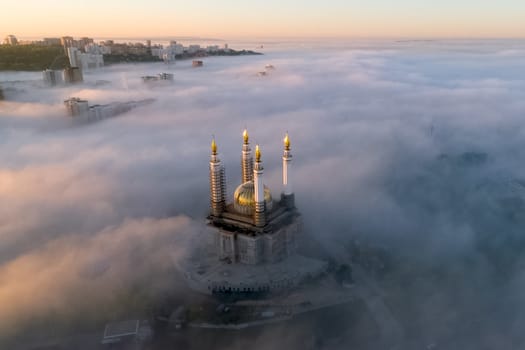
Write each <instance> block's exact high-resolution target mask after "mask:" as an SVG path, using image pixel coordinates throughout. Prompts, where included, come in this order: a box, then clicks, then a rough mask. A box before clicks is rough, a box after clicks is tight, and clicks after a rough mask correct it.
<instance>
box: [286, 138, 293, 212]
mask: <svg viewBox="0 0 525 350" xmlns="http://www.w3.org/2000/svg"><path fill="white" fill-rule="evenodd" d="M291 163H292V153H291V152H290V136H288V133H286V136H285V137H284V152H283V200H284V203H285V205H286V207H287V208H293V207H295V203H294V202H295V199H294V197H295V196H294V194H293V191H292V184H291V178H290V167H291V165H292V164H291Z"/></svg>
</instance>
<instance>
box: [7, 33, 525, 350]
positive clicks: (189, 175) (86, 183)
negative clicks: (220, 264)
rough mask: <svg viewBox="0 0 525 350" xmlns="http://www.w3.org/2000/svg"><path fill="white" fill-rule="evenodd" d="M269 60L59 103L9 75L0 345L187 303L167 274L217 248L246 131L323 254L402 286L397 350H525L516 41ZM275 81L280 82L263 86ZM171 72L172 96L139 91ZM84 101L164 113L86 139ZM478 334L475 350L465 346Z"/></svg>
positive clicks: (47, 91)
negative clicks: (289, 192) (211, 170)
mask: <svg viewBox="0 0 525 350" xmlns="http://www.w3.org/2000/svg"><path fill="white" fill-rule="evenodd" d="M231 46H232V47H234V48H242V46H238V44H237V45H236V44H235V43H232V45H231ZM262 51H263V53H264V55H261V56H243V57H207V58H204V59H203V60H204V66H203V67H202V68H199V69H192V68H191V61H178V62H177V63H176V64H175V65H172V66H166V65H164V64H163V63H148V64H134V65H125V64H123V65H112V66H107V67H104V68H103V69H101V70H97V71H90V72H85V75H84V78H85V82H84V83H83V84H80V85H73V86H62V87H56V88H46V87H45V86H43V83H42V80H41V74H40V72H1V73H0V84H1V85H2V87H3V89H4V94H5V96H6V101H3V102H1V103H0V116H1V118H0V203H8V205H2V206H0V240H1V242H2V244H1V245H0V305H2V308H0V345H2V347H5V348H16V347H12V346H7V345H5V344H12V342H13V341H12V339H13V337H16V335H20V334H24V335H25V338H24V339H30V340H31V339H34V338H33V336H34V334H33V333H31V332H29V333H27V330H35V329H36V330H43V331H42V332H43V333H46V331H47V330H46V328H45V325H47V324H49V325H53V328H52V332H56V333H57V334H61V333H60V332H62V331H64V330H66V331H70V332H72V331H74V328H73V327H83V326H85V324H84V323H83V322H85V323H89V322H91V321H92V322H95V323H96V324H104V322H106V321H107V320H108V319H109V318H113V319H114V318H117V319H118V318H122V319H125V318H129V317H135V316H132V314H130V313H133V312H134V311H135V309H133V307H137V306H136V305H137V304H138V305H140V304H141V301H143V300H151V299H152V298H153V299H154V298H156V297H159V296H160V295H164V294H166V293H168V294H170V295H173V294H184V293H188V292H187V291H186V289H185V287H184V286H185V283H184V282H183V281H181V280H180V279H178V278H177V276H176V274H175V273H174V268H173V265H174V262H176V261H178V259H182V258H183V257H184V256H185V254H187V252H188V251H190V250H191V248H192V239H195V238H196V237H197V238H199V237H201V236H200V235H201V234H206V233H209V231H208V230H209V228H207V227H206V225H205V219H204V218H205V217H206V214H207V212H208V206H209V203H208V198H209V197H208V195H209V194H208V190H209V186H208V161H209V152H210V149H209V146H210V141H211V136H212V135H215V138H216V140H217V143H218V148H219V154H220V157H221V160H222V162H223V164H224V165H225V167H226V177H227V191H228V199H229V200H231V198H232V196H233V191H234V189H235V187H236V186H237V185H238V184H239V181H240V177H241V172H240V165H239V159H240V152H241V146H242V136H241V135H242V129H243V128H244V127H245V126H246V127H248V130H249V132H250V136H251V140H252V142H253V143H259V144H260V146H261V150H262V160H263V162H264V167H265V171H264V179H265V183H266V184H267V185H268V186H269V188H270V189H271V190H272V194H273V197H274V198H278V197H279V193H280V191H281V182H280V181H281V162H282V161H281V155H282V147H283V146H282V138H283V135H284V132H285V131H288V132H289V133H290V137H291V142H292V154H293V157H294V158H293V162H294V163H293V167H292V171H293V172H292V179H293V188H294V190H295V194H296V205H297V207H298V208H299V210H300V212H301V213H302V214H303V215H302V217H303V220H304V229H305V233H306V234H308V235H311V236H312V237H314V238H315V239H317V241H318V242H319V247H322V246H323V242H334V244H338V245H339V246H341V247H345V246H346V245H348V244H349V242H350V241H351V240H352V239H353V237H359V239H360V240H361V241H362V242H366V241H367V240H368V241H372V242H373V243H374V244H376V245H380V246H386V247H388V249H389V251H391V252H392V254H393V256H395V260H396V261H397V263H396V264H399V265H401V266H406V271H405V270H404V271H403V273H402V276H401V277H399V276H395V275H394V276H392V277H391V279H392V281H391V282H388V280H386V281H383V280H380V282H378V283H385V284H387V285H389V286H390V287H389V289H388V293H389V297H391V298H393V299H392V300H395V301H396V303H399V304H396V303H393V304H392V305H404V304H402V300H405V299H404V298H406V301H405V302H406V307H403V308H400V310H401V311H399V310H398V314H397V316H399V318H400V320H401V321H402V322H403V325H404V327H406V329H407V330H412V332H411V333H410V334H412V335H411V336H412V337H413V338H411V339H410V341H412V342H413V343H411V344H413V345H414V347H405V346H402V347H401V348H403V349H405V348H408V349H411V348H417V349H421V348H424V347H426V346H427V345H428V344H429V343H430V342H434V341H435V342H437V343H438V344H444V348H450V349H456V348H457V349H461V348H468V347H474V346H473V345H472V344H478V343H477V342H479V344H484V345H485V346H486V348H523V345H524V344H525V338H524V337H523V332H522V330H523V325H524V323H525V314H524V312H523V310H525V307H524V305H523V304H522V303H523V298H522V291H523V287H524V286H525V268H523V266H525V261H524V259H523V254H522V250H523V247H525V240H524V239H523V226H524V225H525V214H524V212H525V185H524V184H525V180H524V179H525V166H524V164H525V151H524V150H525V147H524V146H525V145H524V141H523V140H525V137H524V135H525V123H524V119H523V111H524V110H525V76H524V73H523V72H525V60H524V57H525V48H524V45H523V41H509V40H502V41H493V40H491V41H461V42H458V41H456V40H454V41H441V40H438V41H424V42H421V41H416V42H414V41H409V42H406V41H405V42H397V41H392V40H388V41H384V42H377V41H373V42H368V41H361V40H359V41H355V42H351V43H349V42H347V41H344V42H342V43H330V45H329V46H326V45H324V44H323V45H321V46H319V44H308V45H305V44H304V43H302V42H301V43H288V44H286V45H284V44H283V43H282V42H280V41H279V42H275V43H272V42H268V43H267V44H266V45H265V48H264V49H262ZM266 64H272V65H274V67H275V70H272V71H270V72H269V73H268V75H266V76H263V77H261V76H258V75H257V72H259V71H261V70H264V67H265V65H266ZM163 71H167V72H171V73H173V74H174V76H175V80H174V83H173V84H172V85H158V86H156V85H145V84H144V83H142V81H141V79H140V77H141V76H144V75H154V74H157V73H161V72H163ZM72 96H77V97H80V98H85V99H87V100H88V101H89V103H90V104H104V103H110V102H114V101H122V102H124V101H130V100H140V99H144V98H154V99H155V102H153V103H152V104H150V105H147V106H143V107H139V108H137V109H134V110H132V111H130V112H128V113H126V114H124V115H121V116H119V117H115V118H110V119H107V120H104V121H101V122H97V123H92V124H77V123H74V122H73V121H72V120H70V119H69V117H67V116H66V114H65V110H64V106H63V102H62V101H63V100H65V99H67V98H69V97H72ZM399 261H405V265H403V264H402V263H399ZM396 266H397V265H396ZM422 266H429V268H428V271H427V272H428V273H425V274H417V273H415V272H411V271H413V270H414V269H416V268H421V267H422ZM440 276H441V278H445V279H444V280H439V279H438V277H440ZM443 276H445V277H443ZM400 281H404V282H400ZM388 283H390V284H388ZM396 291H397V293H396ZM101 310H104V311H101ZM480 313H481V314H480ZM349 317H351V315H349ZM472 320H475V321H476V323H475V324H472ZM412 322H413V323H412ZM341 324H343V326H341V327H343V328H344V327H346V326H347V324H346V323H345V322H344V321H342V322H341ZM348 324H350V323H348ZM467 326H468V327H471V328H470V330H469V332H471V333H468V332H467V333H465V334H462V336H464V337H465V338H464V340H465V341H466V343H465V344H469V345H468V346H465V345H464V344H463V343H461V342H462V341H463V338H461V336H460V335H458V334H457V333H458V332H456V331H455V330H456V329H460V328H461V327H467ZM100 327H102V326H100ZM283 327H284V328H283V329H282V331H283V332H282V334H286V337H289V338H291V339H290V342H292V343H293V344H295V345H291V346H290V347H288V348H301V349H302V348H314V347H315V346H316V345H315V344H317V343H316V340H315V337H314V338H313V336H312V335H313V334H316V327H314V326H312V328H308V327H306V328H304V329H295V328H293V327H292V328H287V327H290V325H289V324H288V325H284V326H283ZM348 327H349V326H348ZM97 329H98V328H97ZM100 329H102V328H100ZM461 329H463V328H461ZM259 331H261V332H263V331H262V330H259ZM407 332H408V331H407ZM47 333H48V335H49V334H51V333H50V332H47ZM53 334H54V333H53ZM305 334H307V335H308V337H305V336H304V335H305ZM469 335H470V336H469ZM320 336H321V337H329V335H326V334H324V335H323V334H321V335H320ZM418 336H420V337H421V339H419V338H417V337H418ZM414 337H415V338H414ZM15 339H16V338H15ZM265 339H267V340H271V339H279V340H281V338H280V337H275V335H272V334H270V335H268V337H266V338H265ZM98 340H99V339H98V338H97V341H98ZM348 341H353V340H351V339H350V340H349V339H346V340H344V339H339V338H336V339H334V340H333V342H334V344H335V345H334V346H333V348H338V346H337V344H339V345H340V347H341V348H343V347H344V346H345V344H348ZM407 341H408V340H407ZM305 342H306V344H305ZM509 342H514V343H512V344H510V345H509ZM257 344H266V345H268V343H267V342H257ZM462 344H463V345H462ZM501 344H506V345H509V346H502V345H501ZM3 345H5V346H3ZM416 345H417V346H416ZM447 345H449V346H447ZM491 345H492V346H491ZM261 346H262V345H261ZM309 346H310V347H309ZM225 348H231V347H228V346H225ZM239 348H243V347H239ZM270 348H272V347H271V346H270ZM360 348H363V349H366V346H362V347H360ZM372 348H373V347H372ZM376 348H377V347H376Z"/></svg>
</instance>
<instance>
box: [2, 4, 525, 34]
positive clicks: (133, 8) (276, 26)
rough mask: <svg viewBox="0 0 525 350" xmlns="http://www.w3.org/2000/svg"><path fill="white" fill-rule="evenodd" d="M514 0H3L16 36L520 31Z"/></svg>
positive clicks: (524, 13) (5, 28) (522, 20)
mask: <svg viewBox="0 0 525 350" xmlns="http://www.w3.org/2000/svg"><path fill="white" fill-rule="evenodd" d="M523 33H525V3H524V2H523V1H520V0H500V1H489V0H484V1H479V0H478V1H476V0H458V1H452V0H443V1H431V0H420V1H418V0H397V1H390V0H370V1H359V0H347V1H345V0H327V1H322V2H319V1H311V0H305V1H299V0H285V1H278V0H265V1H262V0H255V1H240V0H224V1H213V0H201V1H182V0H175V1H172V0H170V1H167V0H157V1H142V0H112V1H103V0H90V1H58V0H55V1H45V2H42V1H38V0H28V1H5V2H4V3H3V4H2V11H1V12H0V35H3V36H5V35H7V34H14V35H17V36H20V37H31V38H33V37H43V36H62V35H74V36H90V37H101V38H102V37H140V38H143V37H148V36H149V37H159V36H174V37H177V36H179V37H180V36H198V37H203V36H205V37H214V38H215V37H218V38H226V39H227V38H238V37H258V38H261V37H310V38H311V37H417V38H420V37H448V38H450V37H453V38H456V37H461V38H480V37H481V38H494V37H497V38H501V37H507V38H508V37H512V38H516V37H523V35H524V34H523Z"/></svg>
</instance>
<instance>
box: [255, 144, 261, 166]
mask: <svg viewBox="0 0 525 350" xmlns="http://www.w3.org/2000/svg"><path fill="white" fill-rule="evenodd" d="M255 161H256V162H257V163H259V162H260V161H261V150H260V149H259V145H255Z"/></svg>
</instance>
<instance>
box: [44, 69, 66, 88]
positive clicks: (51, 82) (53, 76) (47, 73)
mask: <svg viewBox="0 0 525 350" xmlns="http://www.w3.org/2000/svg"><path fill="white" fill-rule="evenodd" d="M42 78H43V80H44V83H46V85H48V86H56V85H60V84H62V83H63V74H62V71H60V70H52V69H46V70H44V71H43V72H42Z"/></svg>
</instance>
